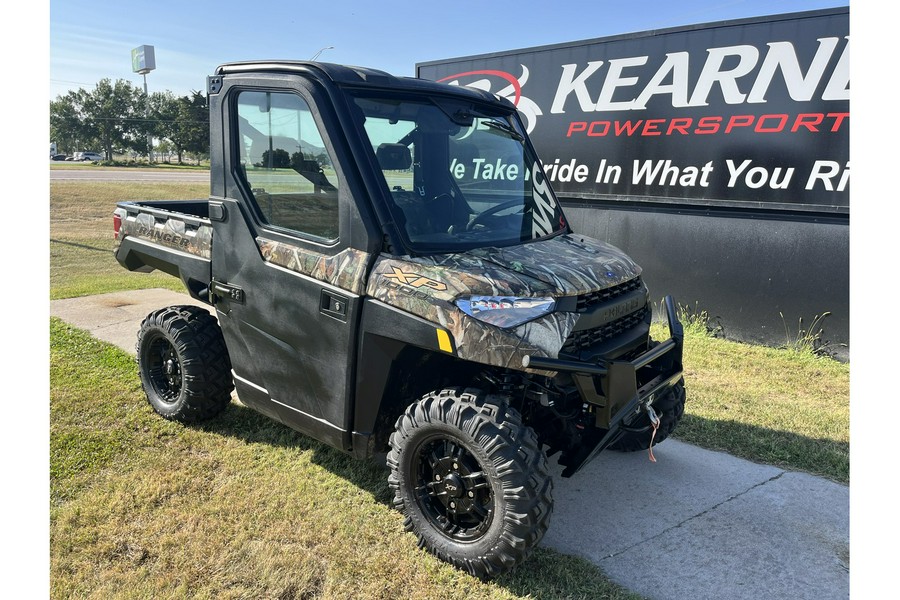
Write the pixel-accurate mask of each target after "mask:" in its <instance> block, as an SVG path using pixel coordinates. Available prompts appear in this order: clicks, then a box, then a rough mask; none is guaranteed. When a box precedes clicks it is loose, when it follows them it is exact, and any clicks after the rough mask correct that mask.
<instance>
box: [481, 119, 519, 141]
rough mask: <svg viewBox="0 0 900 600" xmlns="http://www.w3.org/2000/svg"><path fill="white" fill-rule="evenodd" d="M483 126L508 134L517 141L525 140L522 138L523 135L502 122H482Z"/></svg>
mask: <svg viewBox="0 0 900 600" xmlns="http://www.w3.org/2000/svg"><path fill="white" fill-rule="evenodd" d="M481 124H482V125H484V126H486V127H490V128H491V129H499V130H500V131H503V132H504V133H506V134H508V135H509V137H511V138H513V139H514V140H516V141H519V142H521V141H524V140H525V138H524V137H522V135H521V134H520V133H519V132H518V131H516V130H515V129H513V128H512V127H510V126H509V125H507V124H506V123H504V122H502V121H482V122H481Z"/></svg>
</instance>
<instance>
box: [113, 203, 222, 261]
mask: <svg viewBox="0 0 900 600" xmlns="http://www.w3.org/2000/svg"><path fill="white" fill-rule="evenodd" d="M115 214H116V215H118V216H119V217H120V218H121V220H122V224H121V226H120V227H119V237H118V240H117V241H116V244H115V250H118V249H119V245H120V244H121V242H122V240H124V239H125V237H126V236H131V237H136V238H140V239H143V240H147V241H148V242H153V243H155V244H159V245H160V246H165V247H166V248H172V249H174V250H179V251H181V252H186V253H188V254H194V255H196V256H200V257H202V258H209V257H210V252H211V250H212V233H213V232H212V225H208V224H200V225H188V224H187V223H185V222H184V220H183V219H182V218H180V217H178V216H173V217H171V218H168V219H165V220H164V221H160V220H157V218H156V217H155V216H154V215H152V214H149V213H143V212H142V213H137V214H134V213H132V214H129V212H128V211H127V210H125V209H124V208H117V209H116V210H115Z"/></svg>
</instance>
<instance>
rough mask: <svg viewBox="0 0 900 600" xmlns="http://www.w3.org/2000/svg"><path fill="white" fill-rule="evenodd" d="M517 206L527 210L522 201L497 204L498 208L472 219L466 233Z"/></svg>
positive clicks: (493, 207) (494, 207)
mask: <svg viewBox="0 0 900 600" xmlns="http://www.w3.org/2000/svg"><path fill="white" fill-rule="evenodd" d="M516 206H517V207H519V208H521V209H522V211H524V210H525V205H524V204H523V203H522V200H521V199H516V200H508V201H506V202H501V203H500V204H497V205H496V206H492V207H490V208H489V209H487V210H486V211H484V212H481V213H479V214H477V215H475V216H474V217H472V220H471V221H469V224H468V225H466V231H471V230H472V229H474V228H475V226H476V225H478V224H479V223H480V222H481V221H482V220H483V219H486V218H487V217H490V216H493V215H496V214H497V213H499V212H503V211H504V210H507V209H510V208H513V207H516Z"/></svg>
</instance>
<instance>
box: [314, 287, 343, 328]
mask: <svg viewBox="0 0 900 600" xmlns="http://www.w3.org/2000/svg"><path fill="white" fill-rule="evenodd" d="M349 303H350V299H349V298H347V297H346V296H342V295H340V294H336V293H334V292H330V291H328V290H322V297H321V300H320V302H319V312H321V313H322V314H323V315H328V316H329V317H334V318H335V319H337V320H338V321H345V322H346V321H347V305H348V304H349Z"/></svg>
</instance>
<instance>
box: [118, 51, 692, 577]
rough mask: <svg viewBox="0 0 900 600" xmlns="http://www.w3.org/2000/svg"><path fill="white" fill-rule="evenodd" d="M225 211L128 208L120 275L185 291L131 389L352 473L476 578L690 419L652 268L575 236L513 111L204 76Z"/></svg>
mask: <svg viewBox="0 0 900 600" xmlns="http://www.w3.org/2000/svg"><path fill="white" fill-rule="evenodd" d="M208 88H209V89H208V92H209V109H210V127H211V141H212V143H211V157H210V162H211V173H210V183H211V195H210V197H209V198H208V199H202V200H195V201H164V202H121V203H119V205H118V207H117V208H116V210H115V215H114V223H115V231H116V240H117V246H116V258H117V259H118V261H119V262H120V263H121V264H122V265H124V266H125V267H126V268H127V269H129V270H132V271H148V270H152V269H159V270H161V271H164V272H166V273H170V274H172V275H175V276H177V277H179V278H180V279H181V280H182V281H183V282H184V285H185V286H186V287H187V290H188V292H189V293H190V295H191V296H192V297H193V298H195V299H198V300H201V301H203V302H205V303H208V304H209V305H210V307H212V309H214V314H215V317H213V316H211V315H210V314H209V313H208V312H207V311H205V310H203V309H200V308H197V307H191V306H170V307H167V308H162V309H160V310H157V311H156V312H153V313H152V314H150V315H149V316H148V317H147V318H146V320H145V321H144V322H143V324H142V326H141V330H140V332H139V335H138V344H137V351H138V362H139V370H140V376H141V380H142V382H143V386H144V389H145V391H146V393H147V396H148V399H149V401H150V404H151V405H152V406H153V408H154V409H155V410H156V411H157V412H158V413H160V414H161V415H162V416H164V417H166V418H169V419H175V420H179V421H183V422H195V421H198V420H201V419H205V418H209V417H212V416H214V415H216V414H217V413H218V412H220V411H221V410H223V409H224V408H225V407H226V406H227V405H228V403H229V399H230V395H231V392H232V389H234V388H237V393H238V396H239V397H240V400H241V402H242V403H244V404H246V405H247V406H249V407H252V408H254V409H256V410H258V411H260V412H262V413H264V414H266V415H268V416H270V417H272V418H273V419H276V420H278V421H280V422H282V423H284V424H285V425H287V426H289V427H292V428H294V429H296V430H298V431H300V432H303V433H304V434H307V435H309V436H312V437H314V438H316V439H318V440H321V441H322V442H324V443H326V444H329V445H331V446H334V447H335V448H338V449H340V450H342V451H344V452H347V453H350V454H352V455H354V456H356V457H359V458H365V457H369V456H373V455H377V454H379V453H384V452H387V464H388V467H389V469H390V474H389V477H388V483H389V484H390V487H391V489H392V490H393V492H394V505H395V506H396V507H397V509H399V510H400V511H401V512H402V513H403V514H404V515H405V517H406V527H407V528H408V529H409V530H411V531H413V532H415V533H416V535H418V537H419V540H420V543H421V544H422V545H423V546H424V547H426V548H427V549H428V550H430V551H431V552H433V553H434V554H436V555H437V556H439V557H441V558H442V559H444V560H447V561H449V562H451V563H453V564H454V565H457V566H458V567H461V568H462V569H465V570H467V571H469V572H470V573H473V574H475V575H477V576H481V577H490V576H494V575H497V574H499V573H501V572H503V571H505V570H507V569H509V568H511V567H513V566H514V565H516V564H517V563H519V562H520V561H521V560H523V559H524V558H525V557H526V556H527V555H528V554H529V552H530V551H531V550H532V549H533V548H534V546H535V545H537V543H538V542H539V541H540V539H541V537H542V536H543V535H544V532H545V531H546V528H547V525H548V523H549V519H550V513H551V502H552V501H551V488H552V482H551V478H550V475H549V472H548V467H547V458H546V457H547V454H553V453H558V454H559V462H560V464H561V465H562V466H563V467H564V470H563V472H562V476H563V477H568V476H571V475H573V474H574V473H576V472H577V471H578V470H579V469H580V468H581V467H582V466H584V465H585V464H586V463H587V462H588V461H590V460H591V459H592V458H593V457H594V456H596V455H597V454H598V453H599V452H600V451H602V450H604V449H606V448H612V449H619V450H638V449H648V448H650V447H651V444H653V443H657V442H660V441H662V440H663V439H664V438H665V437H666V436H667V435H669V434H670V433H671V432H672V430H673V429H674V428H675V426H676V423H677V422H678V420H679V418H680V417H681V415H682V412H683V407H684V384H683V380H682V365H681V360H682V329H681V326H680V324H679V323H678V321H677V319H676V316H675V305H674V302H673V301H672V299H671V298H670V297H667V298H666V299H665V301H664V302H663V303H662V304H661V308H662V309H663V310H664V311H665V315H666V316H667V318H668V323H669V331H670V333H671V339H668V340H666V341H662V342H661V343H659V342H654V341H651V339H650V337H649V328H650V319H651V305H650V303H649V301H648V292H647V288H646V287H645V285H644V282H643V281H642V280H641V269H640V268H639V267H638V266H637V265H636V264H634V262H632V261H631V260H630V259H629V258H628V257H627V256H626V255H625V254H623V253H622V252H621V251H619V250H617V249H616V248H613V247H612V246H609V245H607V244H605V243H602V242H599V241H596V240H592V239H589V238H586V237H584V236H581V235H578V234H576V233H574V232H573V231H572V229H571V228H570V226H569V224H568V222H567V221H566V217H565V215H564V214H563V210H562V208H561V207H560V205H559V202H558V200H557V198H556V196H555V195H554V193H553V190H552V189H551V188H550V185H549V182H548V180H547V178H546V177H545V175H544V172H543V171H542V168H541V163H540V161H539V160H538V157H537V155H536V154H535V151H534V148H533V147H532V145H531V143H530V142H529V140H528V137H527V135H526V133H525V129H524V128H523V125H522V123H521V122H520V119H519V117H518V115H517V112H516V109H515V107H514V106H513V105H512V104H511V103H510V102H509V101H507V100H504V99H501V98H499V97H497V96H494V95H491V94H489V93H487V92H484V91H480V90H476V89H468V88H462V87H454V86H449V85H445V84H438V83H433V82H429V81H424V80H418V79H407V78H397V77H393V76H390V75H388V74H386V73H383V72H380V71H375V70H370V69H362V68H351V67H344V66H339V65H333V64H320V63H311V62H281V61H279V62H274V61H273V62H247V63H231V64H225V65H222V66H221V67H219V68H218V69H217V71H216V74H215V75H213V76H211V77H209V78H208Z"/></svg>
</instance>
